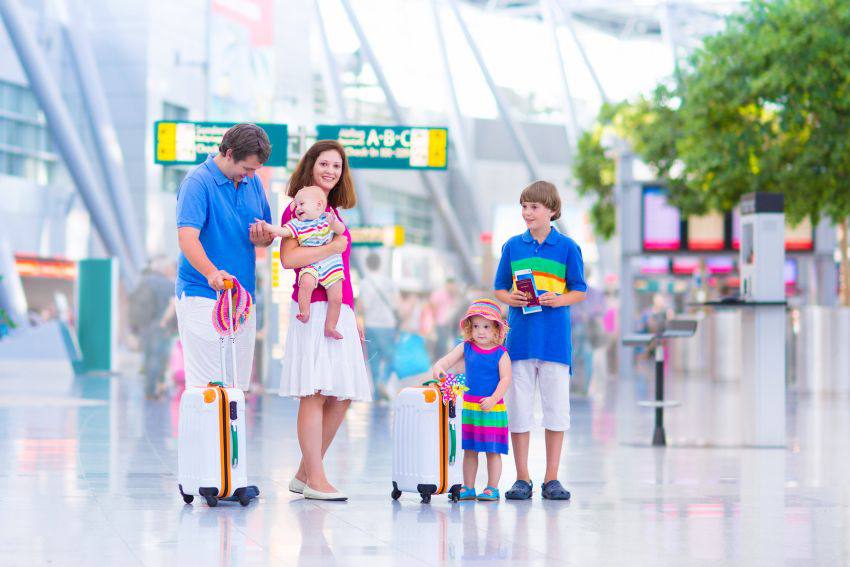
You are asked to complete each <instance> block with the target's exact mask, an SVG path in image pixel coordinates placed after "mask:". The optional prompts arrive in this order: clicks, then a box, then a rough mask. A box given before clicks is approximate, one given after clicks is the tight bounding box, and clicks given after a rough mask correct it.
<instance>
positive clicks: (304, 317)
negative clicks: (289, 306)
mask: <svg viewBox="0 0 850 567" xmlns="http://www.w3.org/2000/svg"><path fill="white" fill-rule="evenodd" d="M295 318H296V319H298V320H299V321H301V322H302V323H306V322H307V321H309V320H310V312H309V311H308V312H307V313H299V314H298V315H296V316H295Z"/></svg>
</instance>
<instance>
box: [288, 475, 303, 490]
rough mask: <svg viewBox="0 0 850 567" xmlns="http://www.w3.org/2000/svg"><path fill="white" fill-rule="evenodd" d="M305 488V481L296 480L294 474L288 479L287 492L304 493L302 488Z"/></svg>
mask: <svg viewBox="0 0 850 567" xmlns="http://www.w3.org/2000/svg"><path fill="white" fill-rule="evenodd" d="M305 488H307V483H306V482H304V481H303V480H298V479H297V478H295V477H294V476H293V477H292V480H290V481H289V492H294V493H295V494H304V489H305Z"/></svg>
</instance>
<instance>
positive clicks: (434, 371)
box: [431, 366, 446, 380]
mask: <svg viewBox="0 0 850 567" xmlns="http://www.w3.org/2000/svg"><path fill="white" fill-rule="evenodd" d="M445 373H446V372H445V371H444V370H443V369H442V368H440V367H438V366H434V368H433V369H432V370H431V376H432V377H433V378H434V380H439V379H440V376H442V375H443V374H445Z"/></svg>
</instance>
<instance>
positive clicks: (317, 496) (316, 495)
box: [303, 486, 348, 502]
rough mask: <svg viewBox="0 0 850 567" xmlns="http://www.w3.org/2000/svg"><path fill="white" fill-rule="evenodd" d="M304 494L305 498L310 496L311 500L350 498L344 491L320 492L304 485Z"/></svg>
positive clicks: (339, 500) (340, 500)
mask: <svg viewBox="0 0 850 567" xmlns="http://www.w3.org/2000/svg"><path fill="white" fill-rule="evenodd" d="M303 494H304V498H309V499H310V500H328V501H336V502H342V501H344V500H348V496H346V495H345V494H343V493H342V492H319V491H318V490H313V489H312V488H310V487H309V486H305V487H304V492H303Z"/></svg>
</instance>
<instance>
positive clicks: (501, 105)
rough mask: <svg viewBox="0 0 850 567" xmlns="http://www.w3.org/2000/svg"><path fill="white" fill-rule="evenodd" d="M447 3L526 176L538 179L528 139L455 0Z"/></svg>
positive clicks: (449, 0)
mask: <svg viewBox="0 0 850 567" xmlns="http://www.w3.org/2000/svg"><path fill="white" fill-rule="evenodd" d="M448 4H449V7H450V8H451V10H452V13H453V14H454V16H455V19H456V20H457V23H458V25H459V26H460V30H461V32H463V36H464V38H465V39H466V43H467V45H468V46H469V49H470V51H472V55H473V56H474V57H475V61H476V62H477V63H478V68H479V69H480V70H481V73H482V74H483V75H484V80H485V81H486V82H487V86H488V87H490V93H491V94H492V95H493V98H494V99H495V101H496V107H497V108H498V109H499V116H500V117H501V119H502V124H504V125H505V128H506V129H507V131H508V135H509V136H510V138H511V141H512V142H513V143H514V147H515V148H516V150H517V152H518V153H519V155H520V157H521V158H522V161H523V163H525V168H526V170H528V178H529V179H530V180H532V181H533V180H535V179H540V165H539V164H538V163H537V158H536V157H535V156H534V152H533V151H532V149H531V144H529V143H528V139H527V138H526V137H525V132H523V131H522V129H520V128H519V127H518V126H517V124H516V122H515V121H514V119H513V116H512V114H511V110H510V108H509V107H508V105H507V103H506V102H505V99H504V97H502V95H501V93H500V92H499V89H498V87H497V86H496V81H494V80H493V76H492V75H491V74H490V70H489V69H488V68H487V63H486V62H485V61H484V57H483V56H482V55H481V50H479V49H478V45H477V44H476V43H475V39H474V38H473V37H472V34H471V33H469V28H467V27H466V22H464V20H463V16H461V14H460V10H459V9H458V7H457V2H456V0H448Z"/></svg>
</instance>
